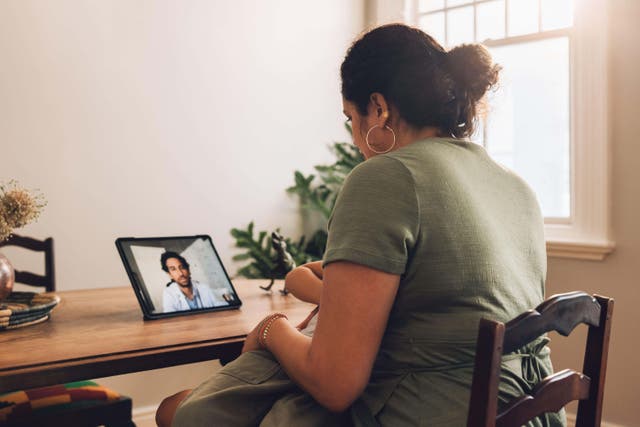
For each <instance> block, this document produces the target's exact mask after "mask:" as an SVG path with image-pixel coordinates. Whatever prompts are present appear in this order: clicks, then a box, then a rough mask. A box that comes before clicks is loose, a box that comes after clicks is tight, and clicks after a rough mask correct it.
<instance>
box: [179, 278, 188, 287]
mask: <svg viewBox="0 0 640 427" xmlns="http://www.w3.org/2000/svg"><path fill="white" fill-rule="evenodd" d="M176 283H177V284H178V286H180V287H181V288H190V287H191V279H189V281H188V282H187V284H186V285H183V284H181V283H180V282H176Z"/></svg>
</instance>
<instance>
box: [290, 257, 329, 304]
mask: <svg viewBox="0 0 640 427" xmlns="http://www.w3.org/2000/svg"><path fill="white" fill-rule="evenodd" d="M284 284H285V288H286V289H287V290H288V291H290V292H291V293H292V294H293V295H294V296H295V297H296V298H298V299H301V300H302V301H306V302H310V303H313V304H320V295H322V261H316V262H309V263H307V264H303V265H301V266H300V267H296V268H294V269H293V270H291V271H290V272H289V273H288V274H287V276H286V277H285V278H284Z"/></svg>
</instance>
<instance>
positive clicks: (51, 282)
mask: <svg viewBox="0 0 640 427" xmlns="http://www.w3.org/2000/svg"><path fill="white" fill-rule="evenodd" d="M2 246H17V247H20V248H24V249H29V250H32V251H38V252H44V275H41V274H34V273H30V272H28V271H22V270H18V269H15V272H16V279H15V281H16V283H23V284H25V285H30V286H38V287H41V288H44V289H45V291H46V292H52V291H55V290H56V279H55V269H54V264H53V238H51V237H49V238H48V239H45V240H37V239H33V238H31V237H24V236H18V235H15V234H14V235H12V236H11V237H9V239H8V240H6V241H4V242H0V247H2ZM14 268H15V266H14Z"/></svg>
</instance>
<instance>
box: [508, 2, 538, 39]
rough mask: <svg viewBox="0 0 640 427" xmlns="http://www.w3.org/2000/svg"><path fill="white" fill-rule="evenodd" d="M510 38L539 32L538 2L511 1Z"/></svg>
mask: <svg viewBox="0 0 640 427" xmlns="http://www.w3.org/2000/svg"><path fill="white" fill-rule="evenodd" d="M508 10H509V17H508V18H509V28H508V33H509V35H510V36H519V35H522V34H531V33H537V32H538V0H509V7H508Z"/></svg>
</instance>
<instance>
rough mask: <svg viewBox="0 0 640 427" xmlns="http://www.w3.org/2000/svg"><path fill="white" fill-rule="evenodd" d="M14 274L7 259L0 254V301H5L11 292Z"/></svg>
mask: <svg viewBox="0 0 640 427" xmlns="http://www.w3.org/2000/svg"><path fill="white" fill-rule="evenodd" d="M15 278H16V277H15V272H14V271H13V266H12V265H11V262H9V259H8V258H7V257H6V256H4V255H2V254H1V253H0V301H2V300H3V299H5V298H6V297H8V296H9V295H10V294H11V291H13V283H14V281H15Z"/></svg>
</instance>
